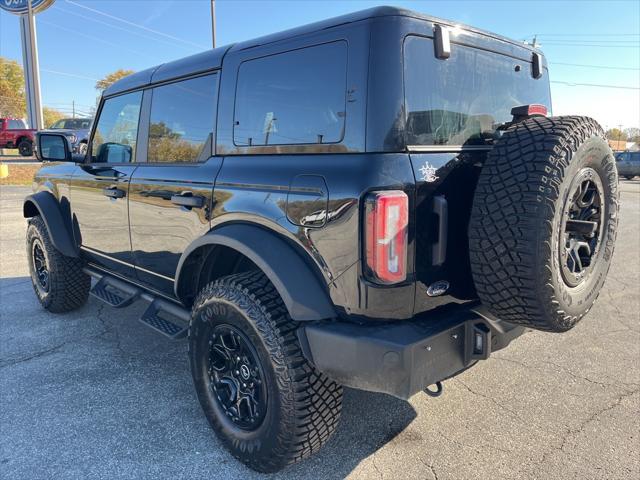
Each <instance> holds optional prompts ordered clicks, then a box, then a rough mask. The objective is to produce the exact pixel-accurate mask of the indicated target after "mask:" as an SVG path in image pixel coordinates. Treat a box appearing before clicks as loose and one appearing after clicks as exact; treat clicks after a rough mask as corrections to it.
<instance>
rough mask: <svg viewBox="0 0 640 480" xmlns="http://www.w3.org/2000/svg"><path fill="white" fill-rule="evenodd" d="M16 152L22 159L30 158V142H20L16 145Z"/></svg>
mask: <svg viewBox="0 0 640 480" xmlns="http://www.w3.org/2000/svg"><path fill="white" fill-rule="evenodd" d="M18 152H19V153H20V155H22V156H23V157H30V156H31V155H33V143H31V141H30V140H20V142H19V143H18Z"/></svg>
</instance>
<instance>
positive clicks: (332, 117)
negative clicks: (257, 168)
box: [233, 42, 347, 146]
mask: <svg viewBox="0 0 640 480" xmlns="http://www.w3.org/2000/svg"><path fill="white" fill-rule="evenodd" d="M346 78H347V46H346V43H345V42H335V43H329V44H325V45H319V46H316V47H310V48H305V49H301V50H295V51H292V52H287V53H281V54H278V55H272V56H270V57H264V58H259V59H256V60H250V61H247V62H244V63H243V64H242V65H241V66H240V69H239V72H238V85H237V91H236V107H235V124H234V129H233V139H234V143H235V144H236V145H239V146H249V145H286V144H289V145H291V144H304V143H337V142H340V141H341V140H342V137H343V134H344V121H345V97H346Z"/></svg>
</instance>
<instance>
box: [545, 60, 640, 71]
mask: <svg viewBox="0 0 640 480" xmlns="http://www.w3.org/2000/svg"><path fill="white" fill-rule="evenodd" d="M549 64H551V65H566V66H569V67H586V68H602V69H605V70H634V71H635V70H640V68H637V67H615V66H613V65H587V64H584V63H564V62H549Z"/></svg>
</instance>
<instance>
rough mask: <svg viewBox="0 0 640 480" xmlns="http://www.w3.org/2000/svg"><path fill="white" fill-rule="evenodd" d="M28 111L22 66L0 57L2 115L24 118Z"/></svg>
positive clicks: (0, 109)
mask: <svg viewBox="0 0 640 480" xmlns="http://www.w3.org/2000/svg"><path fill="white" fill-rule="evenodd" d="M26 111H27V103H26V97H25V89H24V74H23V72H22V66H21V65H20V64H19V63H18V62H16V61H15V60H9V59H8V58H4V57H0V117H14V118H23V117H24V116H25V112H26Z"/></svg>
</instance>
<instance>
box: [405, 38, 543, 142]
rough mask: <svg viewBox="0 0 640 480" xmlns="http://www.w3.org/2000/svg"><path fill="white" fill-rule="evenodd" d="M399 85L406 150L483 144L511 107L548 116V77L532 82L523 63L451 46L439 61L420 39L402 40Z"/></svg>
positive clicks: (508, 116) (428, 41) (430, 45)
mask: <svg viewBox="0 0 640 480" xmlns="http://www.w3.org/2000/svg"><path fill="white" fill-rule="evenodd" d="M404 82H405V107H406V112H407V117H406V121H407V125H406V129H407V144H408V145H456V146H461V145H483V144H485V143H486V141H487V140H488V139H492V138H496V137H497V136H498V135H499V132H498V131H497V130H496V128H497V127H498V126H499V125H500V124H502V123H504V122H508V121H510V120H511V119H512V116H511V109H512V108H513V107H515V106H518V105H526V104H531V103H540V104H543V105H546V107H547V109H548V110H549V111H551V99H550V92H549V83H548V75H546V74H545V75H543V76H542V77H541V78H539V79H534V78H533V77H532V75H531V64H530V63H529V62H525V61H522V60H518V59H514V58H511V57H507V56H504V55H500V54H498V53H493V52H487V51H484V50H478V49H476V48H472V47H466V46H462V45H457V44H454V45H452V46H451V57H450V58H448V59H446V60H440V59H437V58H436V57H435V55H434V46H433V41H432V40H431V39H427V38H423V37H417V36H409V37H407V38H406V40H405V43H404Z"/></svg>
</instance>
